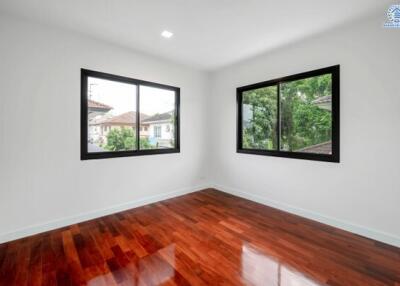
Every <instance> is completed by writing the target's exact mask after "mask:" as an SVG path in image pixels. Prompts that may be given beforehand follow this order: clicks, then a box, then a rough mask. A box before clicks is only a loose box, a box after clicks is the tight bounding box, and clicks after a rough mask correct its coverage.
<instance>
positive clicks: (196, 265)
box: [0, 189, 400, 286]
mask: <svg viewBox="0 0 400 286" xmlns="http://www.w3.org/2000/svg"><path fill="white" fill-rule="evenodd" d="M0 285H2V286H3V285H6V286H9V285H263V286H264V285H265V286H275V285H276V286H317V285H318V286H319V285H349V286H357V285H363V286H365V285H394V286H400V249H399V248H395V247H393V246H389V245H386V244H383V243H380V242H377V241H373V240H370V239H367V238H363V237H360V236H357V235H354V234H351V233H349V232H345V231H342V230H339V229H336V228H333V227H330V226H327V225H323V224H320V223H317V222H314V221H310V220H307V219H304V218H301V217H298V216H295V215H291V214H288V213H285V212H282V211H279V210H276V209H273V208H269V207H266V206H263V205H260V204H257V203H254V202H251V201H248V200H244V199H242V198H238V197H234V196H232V195H228V194H226V193H222V192H219V191H216V190H213V189H207V190H204V191H201V192H197V193H192V194H189V195H185V196H181V197H177V198H173V199H169V200H166V201H162V202H158V203H155V204H151V205H148V206H143V207H139V208H136V209H132V210H129V211H125V212H121V213H117V214H114V215H110V216H106V217H102V218H99V219H95V220H91V221H87V222H83V223H79V224H76V225H71V226H69V227H65V228H62V229H58V230H54V231H50V232H47V233H43V234H39V235H35V236H31V237H28V238H24V239H20V240H17V241H13V242H9V243H5V244H0Z"/></svg>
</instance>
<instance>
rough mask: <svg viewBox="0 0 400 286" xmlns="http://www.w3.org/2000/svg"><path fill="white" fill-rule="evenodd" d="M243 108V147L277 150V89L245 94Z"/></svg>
mask: <svg viewBox="0 0 400 286" xmlns="http://www.w3.org/2000/svg"><path fill="white" fill-rule="evenodd" d="M243 108H244V109H246V110H244V111H243V114H244V117H243V119H244V122H243V147H244V148H253V149H276V148H277V134H276V119H277V113H276V112H277V87H276V86H269V87H265V88H259V89H255V90H250V91H246V92H244V94H243ZM246 116H249V118H246Z"/></svg>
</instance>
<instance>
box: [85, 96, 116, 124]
mask: <svg viewBox="0 0 400 286" xmlns="http://www.w3.org/2000/svg"><path fill="white" fill-rule="evenodd" d="M111 109H112V107H111V106H109V105H106V104H104V103H101V102H98V101H94V100H91V99H88V118H89V121H90V119H93V118H95V117H97V116H103V115H104V114H106V113H107V112H109V111H110V110H111Z"/></svg>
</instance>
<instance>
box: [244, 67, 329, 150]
mask: <svg viewBox="0 0 400 286" xmlns="http://www.w3.org/2000/svg"><path fill="white" fill-rule="evenodd" d="M331 90H332V80H331V76H330V75H323V76H317V77H312V78H307V79H303V80H297V81H291V82H285V83H282V84H281V85H280V91H281V102H280V132H281V138H280V140H281V147H280V148H281V149H282V150H287V151H295V150H299V149H302V148H305V147H307V146H312V145H316V144H319V143H323V142H327V141H329V140H331V130H332V126H331V124H332V115H331V112H330V111H329V110H325V109H321V108H320V107H318V106H317V105H315V104H314V101H315V100H316V99H318V98H320V97H322V96H327V95H331ZM243 109H247V112H245V111H246V110H244V112H243V114H244V115H243V121H244V122H243V147H244V148H253V149H272V150H276V149H277V128H278V126H277V122H276V120H277V86H270V87H266V88H260V89H256V90H251V91H246V92H244V93H243ZM246 114H247V115H246ZM246 116H249V118H246Z"/></svg>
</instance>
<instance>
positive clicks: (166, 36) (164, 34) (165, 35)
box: [161, 30, 174, 39]
mask: <svg viewBox="0 0 400 286" xmlns="http://www.w3.org/2000/svg"><path fill="white" fill-rule="evenodd" d="M173 35H174V33H171V32H170V31H167V30H165V31H163V32H162V33H161V36H163V37H164V38H167V39H169V38H171V37H172V36H173Z"/></svg>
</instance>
